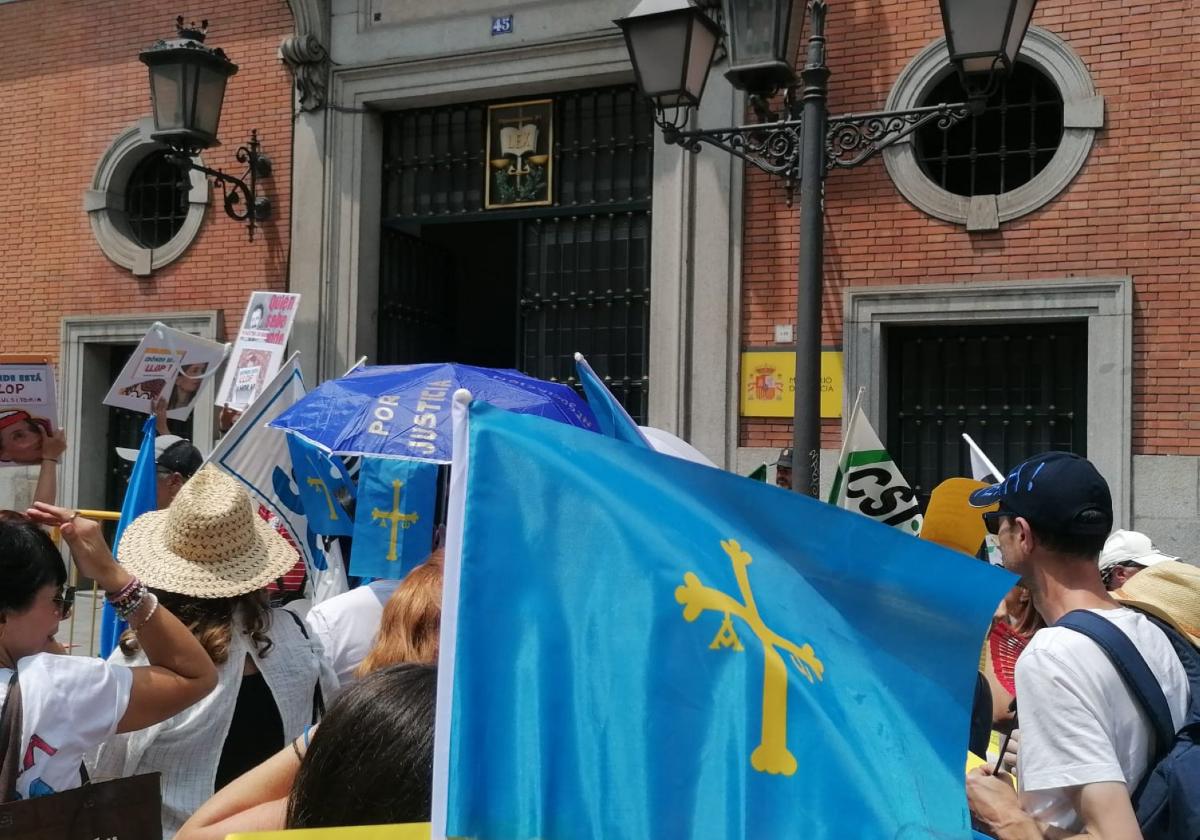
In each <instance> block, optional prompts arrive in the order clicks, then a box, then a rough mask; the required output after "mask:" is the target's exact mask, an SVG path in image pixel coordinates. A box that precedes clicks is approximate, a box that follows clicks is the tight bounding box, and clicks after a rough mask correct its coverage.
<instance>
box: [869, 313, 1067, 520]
mask: <svg viewBox="0 0 1200 840" xmlns="http://www.w3.org/2000/svg"><path fill="white" fill-rule="evenodd" d="M887 356H888V381H887V385H888V388H887V393H888V413H887V448H888V452H889V453H890V454H891V455H892V457H893V458H894V459H895V461H896V464H897V466H899V467H900V471H901V473H903V475H904V476H905V478H907V479H908V481H909V483H911V484H912V486H913V489H914V490H916V491H917V495H918V497H919V498H920V499H921V503H922V506H924V505H925V504H926V503H928V501H929V494H930V493H931V492H932V491H933V488H934V487H936V486H937V485H938V484H939V483H940V482H942V481H944V480H945V479H947V478H951V477H953V476H967V477H970V475H971V465H970V461H969V456H968V454H967V449H966V446H965V445H964V443H963V440H962V435H963V433H966V434H969V435H970V436H971V437H972V438H973V439H974V440H975V442H976V443H978V444H979V445H980V447H981V448H982V449H983V451H984V452H985V453H986V454H987V456H988V457H989V458H990V459H991V460H992V461H993V462H994V463H995V465H996V467H997V468H999V469H1000V470H1008V469H1011V468H1012V467H1015V466H1016V465H1017V464H1019V463H1020V462H1021V461H1023V460H1025V459H1026V458H1029V457H1032V456H1033V455H1036V454H1037V453H1039V452H1045V451H1048V450H1063V451H1068V452H1076V453H1078V454H1080V455H1087V322H1086V321H1066V322H1052V323H1045V322H1042V323H1038V322H1032V323H1027V324H996V325H988V326H974V325H969V324H962V325H949V326H929V327H924V326H922V327H893V328H891V329H889V330H888V333H887Z"/></svg>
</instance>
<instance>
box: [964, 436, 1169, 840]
mask: <svg viewBox="0 0 1200 840" xmlns="http://www.w3.org/2000/svg"><path fill="white" fill-rule="evenodd" d="M970 501H971V504H972V505H975V506H976V507H986V506H990V505H992V504H995V503H999V508H998V509H997V510H995V511H992V512H988V513H985V514H983V518H984V522H985V523H986V525H987V527H988V531H989V532H991V533H992V534H995V535H996V536H997V537H998V539H999V543H1000V552H1001V554H1002V555H1003V557H1004V566H1005V568H1007V569H1009V570H1010V571H1013V572H1016V573H1017V574H1019V575H1020V576H1021V580H1022V582H1024V584H1025V585H1026V586H1027V587H1029V590H1030V592H1031V593H1032V595H1033V603H1034V606H1035V607H1036V608H1037V610H1038V612H1039V613H1041V615H1042V617H1043V618H1044V619H1045V620H1046V623H1047V624H1049V625H1050V626H1049V627H1046V628H1045V629H1043V630H1039V631H1038V632H1037V633H1036V634H1035V635H1034V637H1033V639H1032V640H1031V641H1030V643H1029V646H1028V647H1027V648H1026V649H1025V651H1024V652H1023V653H1022V654H1021V658H1020V659H1019V660H1017V667H1016V685H1017V703H1018V709H1017V713H1018V715H1019V717H1020V722H1021V749H1020V751H1019V753H1018V756H1017V779H1018V780H1019V783H1020V794H1019V798H1018V795H1017V793H1016V792H1014V791H1013V788H1012V786H1011V784H1010V782H1009V781H1008V780H1007V779H1001V778H997V777H995V776H992V775H989V774H988V772H987V771H986V770H985V771H982V772H980V771H975V772H974V773H973V774H972V775H971V776H969V777H968V780H967V799H968V802H969V803H970V806H971V813H972V814H973V815H974V816H975V818H976V819H977V820H978V821H979V822H982V823H983V824H984V825H985V826H987V827H988V828H989V829H990V831H991V833H992V834H993V835H995V836H996V837H998V838H1001V840H1008V838H1040V837H1064V836H1068V835H1074V834H1079V833H1084V832H1086V836H1088V837H1097V838H1116V837H1119V838H1140V837H1141V836H1142V834H1141V830H1140V829H1139V828H1138V824H1137V819H1136V818H1135V816H1134V811H1133V806H1132V803H1131V801H1130V791H1132V790H1134V789H1135V788H1136V787H1137V785H1138V783H1139V782H1140V781H1141V779H1142V776H1143V775H1144V774H1145V773H1146V772H1147V770H1149V769H1150V767H1151V766H1152V762H1153V761H1154V760H1155V758H1156V755H1155V748H1156V737H1155V733H1154V731H1153V730H1152V729H1151V727H1150V724H1149V721H1148V719H1147V718H1146V717H1145V715H1144V713H1142V712H1141V706H1140V704H1139V703H1138V701H1137V699H1136V698H1135V697H1134V696H1133V693H1132V692H1131V691H1130V690H1129V689H1128V688H1127V687H1126V685H1125V682H1124V681H1123V680H1122V678H1121V676H1120V675H1119V674H1118V672H1117V670H1116V668H1115V667H1114V666H1113V664H1112V662H1111V661H1110V660H1109V658H1108V656H1107V655H1106V654H1105V653H1104V651H1103V650H1102V649H1101V648H1100V647H1099V645H1097V644H1096V643H1095V642H1093V641H1092V640H1091V639H1090V638H1089V637H1087V636H1085V635H1083V634H1082V633H1079V632H1077V631H1075V630H1071V629H1069V628H1066V627H1055V626H1054V623H1055V622H1057V621H1058V620H1059V619H1061V618H1062V617H1063V616H1065V615H1066V614H1067V613H1069V612H1071V611H1073V610H1089V611H1091V612H1093V613H1096V614H1097V615H1099V616H1101V617H1102V618H1105V619H1107V620H1108V621H1110V622H1112V624H1114V625H1115V626H1116V627H1117V628H1118V629H1119V630H1120V631H1121V632H1122V633H1124V634H1125V635H1126V636H1128V637H1129V639H1130V640H1131V641H1132V642H1133V643H1134V645H1135V646H1136V647H1137V649H1138V651H1139V652H1140V653H1141V655H1142V656H1143V657H1144V658H1145V660H1146V663H1147V664H1148V665H1149V666H1150V670H1151V671H1152V673H1153V674H1154V677H1155V678H1156V679H1157V681H1158V682H1159V684H1160V685H1161V686H1162V689H1163V693H1164V694H1165V695H1166V697H1167V700H1168V704H1169V705H1170V707H1171V717H1172V720H1173V722H1174V724H1175V726H1176V727H1177V728H1178V727H1179V726H1180V725H1182V723H1183V719H1184V716H1185V714H1186V712H1187V709H1188V702H1189V691H1188V680H1187V675H1186V673H1185V671H1184V668H1183V665H1182V663H1181V662H1180V661H1179V657H1178V656H1177V655H1176V653H1175V650H1174V648H1172V646H1171V642H1170V641H1169V640H1168V639H1167V637H1166V635H1165V634H1164V633H1163V632H1162V631H1161V630H1159V629H1158V627H1156V626H1154V624H1152V623H1151V622H1150V621H1149V620H1147V619H1146V617H1145V616H1143V615H1142V614H1141V613H1139V612H1136V611H1134V610H1131V609H1129V608H1127V607H1122V606H1121V605H1120V604H1118V603H1117V602H1116V601H1114V600H1113V599H1112V598H1111V597H1110V596H1109V594H1108V592H1107V591H1106V590H1105V588H1104V583H1103V582H1102V581H1101V579H1100V571H1099V568H1098V566H1097V563H1096V560H1097V557H1098V556H1099V554H1100V550H1101V548H1103V546H1104V541H1105V538H1106V537H1107V536H1108V532H1109V531H1110V530H1111V529H1112V524H1113V513H1112V497H1111V495H1110V494H1109V489H1108V484H1107V482H1105V480H1104V478H1103V477H1102V476H1101V475H1100V473H1099V472H1097V471H1096V468H1095V467H1094V466H1092V464H1091V463H1090V462H1089V461H1088V460H1086V459H1085V458H1081V457H1079V456H1078V455H1072V454H1069V453H1066V452H1050V453H1047V454H1045V455H1039V456H1037V457H1035V458H1030V459H1029V460H1028V461H1026V462H1025V463H1023V464H1021V465H1020V466H1019V467H1017V468H1016V469H1015V470H1013V471H1012V472H1011V473H1010V474H1009V475H1008V477H1007V478H1006V479H1005V480H1004V481H1002V482H1001V483H999V484H996V485H993V486H991V487H987V488H984V489H981V490H977V491H976V492H975V493H973V494H971V497H970Z"/></svg>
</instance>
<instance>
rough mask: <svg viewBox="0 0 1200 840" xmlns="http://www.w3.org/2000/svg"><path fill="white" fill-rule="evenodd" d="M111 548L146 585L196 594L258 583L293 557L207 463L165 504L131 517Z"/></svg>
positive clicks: (229, 592)
mask: <svg viewBox="0 0 1200 840" xmlns="http://www.w3.org/2000/svg"><path fill="white" fill-rule="evenodd" d="M117 554H118V556H119V557H120V558H121V563H122V564H124V566H125V567H126V568H127V569H129V571H130V572H132V573H133V574H135V575H137V576H138V578H140V579H141V581H142V583H144V584H146V586H148V587H150V588H152V589H162V590H165V591H167V592H175V593H178V594H180V595H191V596H193V597H196V598H232V597H234V596H237V595H244V594H246V593H247V592H254V591H257V590H259V589H262V588H263V587H264V586H266V585H267V584H268V583H270V582H271V581H273V580H275V579H276V578H278V577H280V576H282V575H283V573H284V572H286V571H288V570H289V569H291V568H292V567H293V566H295V565H296V559H297V554H296V550H295V549H294V548H292V547H291V546H290V545H288V543H287V541H286V540H285V539H284V538H283V537H281V536H280V535H279V534H278V533H277V532H276V531H275V529H274V528H272V527H271V526H270V525H268V524H267V523H266V522H265V521H264V520H263V519H262V518H261V517H260V516H258V515H257V514H256V513H255V512H254V506H253V504H252V503H251V502H250V496H249V495H248V494H247V493H246V490H245V488H243V487H242V485H241V483H240V482H238V481H237V480H236V479H234V478H233V477H231V476H229V475H227V474H225V473H223V472H221V471H220V470H218V469H217V468H216V467H213V466H206V467H204V468H203V469H201V470H200V471H199V472H197V473H196V475H195V476H193V477H192V478H191V479H190V480H189V481H188V482H187V483H186V484H184V485H183V487H182V488H181V489H180V490H179V494H178V495H177V496H176V497H175V500H174V501H173V502H171V506H170V507H169V508H167V509H166V510H158V511H152V512H150V513H144V514H142V515H141V516H139V517H138V518H137V519H135V520H134V521H133V522H132V523H130V525H129V527H128V528H126V529H125V534H124V536H123V537H121V545H120V546H119V548H118V552H117Z"/></svg>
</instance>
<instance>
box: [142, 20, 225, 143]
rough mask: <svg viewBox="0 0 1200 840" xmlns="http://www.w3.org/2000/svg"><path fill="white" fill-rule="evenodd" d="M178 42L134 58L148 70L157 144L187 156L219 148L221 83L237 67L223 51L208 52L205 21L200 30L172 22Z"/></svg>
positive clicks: (165, 42)
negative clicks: (162, 144)
mask: <svg viewBox="0 0 1200 840" xmlns="http://www.w3.org/2000/svg"><path fill="white" fill-rule="evenodd" d="M175 24H176V30H177V37H175V38H172V39H169V40H161V41H158V42H156V43H155V44H153V45H152V46H150V47H148V48H147V49H145V50H143V51H142V52H141V53H140V54H139V55H138V58H139V59H141V61H142V63H143V64H145V65H146V66H147V67H149V68H150V101H151V104H152V106H153V110H154V128H155V131H154V133H153V134H152V135H151V136H152V137H153V138H154V139H155V140H158V141H159V142H161V143H164V144H166V145H168V146H170V147H171V148H172V149H175V150H176V151H179V152H182V153H184V154H187V155H195V154H197V153H198V152H200V151H201V150H202V149H208V148H212V147H213V146H217V145H220V141H219V140H218V139H217V127H218V126H219V125H220V122H221V105H222V104H223V102H224V99H225V83H226V81H227V80H228V79H229V77H230V76H232V75H233V74H234V73H236V72H237V65H236V64H234V63H233V62H232V61H230V60H229V59H228V58H226V57H225V53H224V51H222V50H220V49H218V48H214V47H208V46H205V44H204V38H205V36H206V34H207V32H208V21H202V22H201V24H200V26H196V25H195V24H194V23H193V24H190V25H186V26H185V25H184V22H183V17H182V16H180V17H178V18H176V19H175Z"/></svg>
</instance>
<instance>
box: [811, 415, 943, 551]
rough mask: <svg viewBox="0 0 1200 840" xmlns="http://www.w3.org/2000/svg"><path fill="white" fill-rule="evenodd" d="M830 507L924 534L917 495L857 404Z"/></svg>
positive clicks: (832, 492)
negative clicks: (835, 506) (850, 511)
mask: <svg viewBox="0 0 1200 840" xmlns="http://www.w3.org/2000/svg"><path fill="white" fill-rule="evenodd" d="M829 503H830V504H831V505H837V506H838V507H842V508H845V509H846V510H853V511H857V512H858V513H861V514H863V515H864V516H869V517H871V518H872V519H874V520H876V521H878V522H882V523H883V524H884V525H891V526H893V527H895V528H899V529H900V530H902V531H904V532H905V533H909V534H918V533H920V531H921V521H922V516H921V507H920V505H919V504H918V503H917V495H916V493H914V492H913V490H912V488H911V487H909V486H908V482H907V481H905V480H904V476H903V475H901V474H900V469H899V467H897V466H896V463H895V461H893V460H892V456H891V455H888V453H887V450H886V449H884V448H883V444H882V443H880V441H879V435H877V434H876V433H875V430H874V429H873V428H871V424H870V422H868V420H867V418H866V416H865V415H864V414H863V413H862V407H861V406H860V405H857V404H856V405H855V408H854V411H853V413H852V414H851V415H850V425H849V427H847V429H846V440H845V442H844V443H843V445H842V458H841V462H840V463H839V464H838V469H837V474H836V475H835V476H834V478H833V487H832V489H831V490H830V493H829Z"/></svg>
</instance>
